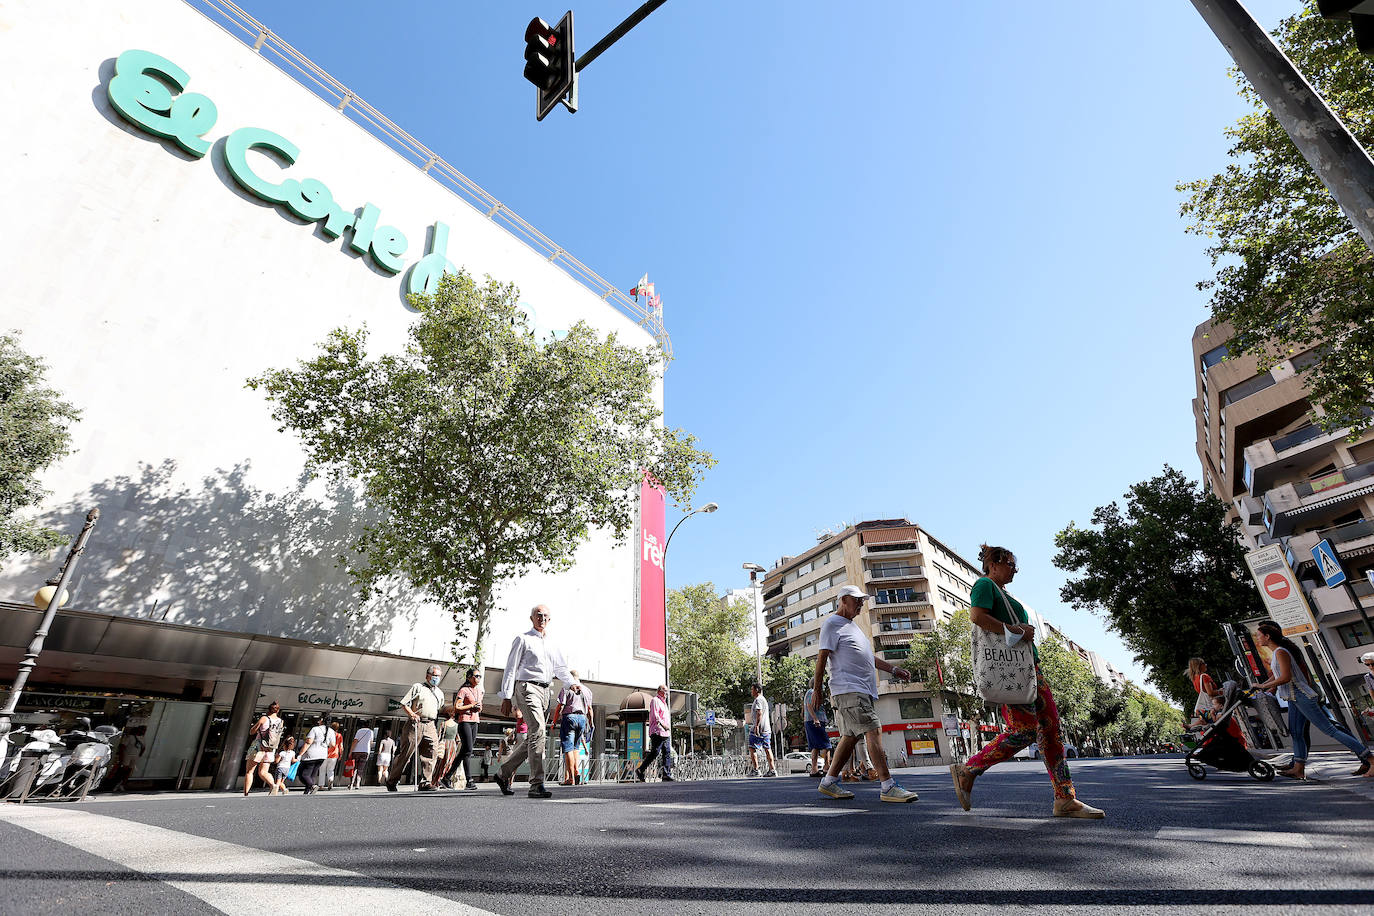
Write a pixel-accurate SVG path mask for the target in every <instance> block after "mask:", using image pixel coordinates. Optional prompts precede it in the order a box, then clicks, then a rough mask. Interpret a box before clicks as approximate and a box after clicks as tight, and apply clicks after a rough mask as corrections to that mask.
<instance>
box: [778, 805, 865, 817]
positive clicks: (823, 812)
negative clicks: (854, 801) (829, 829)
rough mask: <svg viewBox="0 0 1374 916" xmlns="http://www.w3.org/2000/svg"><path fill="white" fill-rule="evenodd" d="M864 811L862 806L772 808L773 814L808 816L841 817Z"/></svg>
mask: <svg viewBox="0 0 1374 916" xmlns="http://www.w3.org/2000/svg"><path fill="white" fill-rule="evenodd" d="M862 812H863V809H862V808H812V807H809V806H807V805H796V806H794V807H791V808H773V809H771V813H773V814H803V815H806V816H808V817H840V816H841V815H845V814H861V813H862Z"/></svg>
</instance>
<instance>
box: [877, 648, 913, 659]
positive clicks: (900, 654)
mask: <svg viewBox="0 0 1374 916" xmlns="http://www.w3.org/2000/svg"><path fill="white" fill-rule="evenodd" d="M910 654H911V649H910V648H909V647H907V646H902V647H901V648H900V649H884V650H883V658H885V659H887V660H888V661H890V662H894V661H901V660H902V659H904V658H906V657H907V656H908V655H910Z"/></svg>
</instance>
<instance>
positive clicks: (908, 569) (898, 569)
mask: <svg viewBox="0 0 1374 916" xmlns="http://www.w3.org/2000/svg"><path fill="white" fill-rule="evenodd" d="M867 572H868V575H869V578H870V579H918V578H922V577H924V576H925V574H926V571H925V568H924V567H922V566H895V567H892V568H891V569H870V570H868V571H867Z"/></svg>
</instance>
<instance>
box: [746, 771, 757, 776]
mask: <svg viewBox="0 0 1374 916" xmlns="http://www.w3.org/2000/svg"><path fill="white" fill-rule="evenodd" d="M744 775H745V776H757V775H759V771H758V770H750V771H749V772H748V773H745V774H744Z"/></svg>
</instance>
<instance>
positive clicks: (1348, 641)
mask: <svg viewBox="0 0 1374 916" xmlns="http://www.w3.org/2000/svg"><path fill="white" fill-rule="evenodd" d="M1336 635H1337V636H1339V637H1340V638H1341V645H1343V646H1345V647H1346V648H1347V649H1354V648H1356V647H1357V646H1367V645H1369V644H1370V643H1371V642H1374V639H1370V638H1369V629H1368V628H1367V627H1366V626H1365V625H1364V621H1362V620H1357V621H1356V622H1355V623H1347V624H1345V625H1344V626H1340V627H1336Z"/></svg>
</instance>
